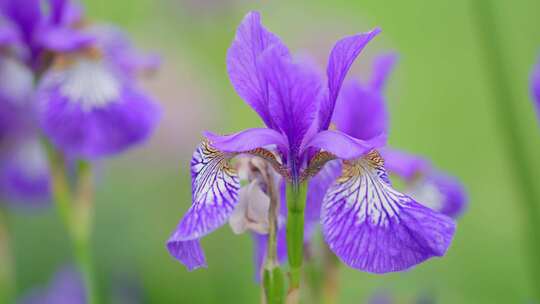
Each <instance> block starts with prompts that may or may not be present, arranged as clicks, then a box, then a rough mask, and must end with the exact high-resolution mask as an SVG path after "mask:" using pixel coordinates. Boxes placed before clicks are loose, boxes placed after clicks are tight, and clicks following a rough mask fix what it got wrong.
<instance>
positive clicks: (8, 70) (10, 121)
mask: <svg viewBox="0 0 540 304" xmlns="http://www.w3.org/2000/svg"><path fill="white" fill-rule="evenodd" d="M32 92H33V76H32V72H31V71H30V70H29V69H28V68H27V67H26V66H25V65H24V64H23V63H21V62H19V61H18V60H17V59H16V58H13V57H12V56H10V55H0V145H1V143H2V142H4V141H8V140H9V139H8V138H14V137H16V136H17V135H18V133H19V132H20V131H21V130H23V129H25V128H26V125H27V124H28V123H29V121H30V120H31V118H32V115H33V114H32V105H31V99H32Z"/></svg>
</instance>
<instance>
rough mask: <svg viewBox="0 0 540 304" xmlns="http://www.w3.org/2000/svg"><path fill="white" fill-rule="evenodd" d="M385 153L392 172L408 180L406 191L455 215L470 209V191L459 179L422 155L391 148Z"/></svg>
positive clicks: (451, 215) (434, 208) (383, 151)
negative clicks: (468, 200) (468, 194)
mask: <svg viewBox="0 0 540 304" xmlns="http://www.w3.org/2000/svg"><path fill="white" fill-rule="evenodd" d="M381 153H382V155H383V157H384V159H385V164H386V168H388V171H389V172H391V173H394V174H396V175H397V176H399V177H400V178H402V179H403V180H404V181H405V183H406V185H405V187H406V188H405V189H404V192H405V193H407V194H408V195H410V196H411V197H413V198H414V199H416V200H417V201H418V202H420V203H422V204H423V205H424V206H427V207H429V208H431V209H433V210H435V211H438V212H440V213H442V214H446V215H448V216H450V217H452V218H455V219H456V218H458V217H459V216H461V215H462V214H463V212H464V211H465V209H466V208H467V194H466V191H465V189H464V187H463V185H462V184H461V183H460V182H459V180H458V179H457V178H455V177H453V176H451V175H449V174H447V173H445V172H442V171H440V170H438V169H436V168H435V167H434V166H433V165H432V164H431V162H430V161H428V160H427V159H425V158H423V157H421V156H417V155H412V154H409V153H406V152H403V151H399V150H393V149H390V148H387V149H383V150H382V151H381Z"/></svg>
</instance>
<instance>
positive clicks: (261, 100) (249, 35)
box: [227, 12, 289, 128]
mask: <svg viewBox="0 0 540 304" xmlns="http://www.w3.org/2000/svg"><path fill="white" fill-rule="evenodd" d="M270 46H273V47H275V49H276V52H277V53H278V54H279V55H280V56H285V57H288V56H289V51H288V50H287V47H286V46H285V45H284V44H283V43H282V42H281V40H280V39H279V38H278V37H277V36H276V35H274V34H273V33H271V32H269V31H267V30H266V29H265V28H264V27H263V26H262V24H261V16H260V14H259V13H258V12H250V13H248V14H247V15H246V16H245V17H244V20H243V21H242V23H241V24H240V26H239V27H238V30H237V31H236V36H235V38H234V41H233V42H232V44H231V47H230V48H229V51H228V52H227V72H228V73H229V78H230V80H231V83H232V85H233V87H234V88H235V90H236V92H237V93H238V95H240V97H242V98H243V99H244V100H245V101H246V102H247V103H248V104H249V105H250V106H251V107H252V108H253V109H254V110H255V111H256V112H257V113H258V114H259V116H260V117H261V119H262V120H263V121H264V123H265V124H266V125H267V126H268V127H269V128H275V125H274V122H273V119H272V116H271V115H270V112H269V108H268V103H269V96H268V95H269V92H268V86H267V83H266V81H265V79H264V77H263V76H262V74H261V71H260V67H259V65H258V62H257V59H258V58H259V56H260V55H261V54H262V53H263V51H264V50H266V49H267V48H269V47H270Z"/></svg>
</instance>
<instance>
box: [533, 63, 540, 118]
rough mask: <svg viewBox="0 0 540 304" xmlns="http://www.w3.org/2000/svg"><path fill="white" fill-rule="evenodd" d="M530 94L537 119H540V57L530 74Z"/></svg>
mask: <svg viewBox="0 0 540 304" xmlns="http://www.w3.org/2000/svg"><path fill="white" fill-rule="evenodd" d="M531 94H532V97H533V102H534V105H535V107H536V114H537V115H538V120H539V121H540V59H539V60H538V63H537V64H536V65H535V66H534V69H533V72H532V75H531Z"/></svg>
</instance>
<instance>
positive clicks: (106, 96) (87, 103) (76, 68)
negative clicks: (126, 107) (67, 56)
mask: <svg viewBox="0 0 540 304" xmlns="http://www.w3.org/2000/svg"><path fill="white" fill-rule="evenodd" d="M62 79H63V82H62V85H61V87H60V92H61V94H62V95H63V96H65V97H67V98H69V99H70V100H72V101H75V102H79V103H80V104H81V106H82V108H83V110H85V111H90V110H93V109H97V108H102V107H105V106H106V105H108V104H110V103H111V102H116V101H117V100H118V97H119V95H120V83H119V81H118V79H117V78H116V77H115V75H114V74H113V73H112V72H111V71H109V70H108V69H107V68H106V67H105V66H104V65H103V64H102V63H100V62H98V61H94V60H88V59H82V60H78V61H76V62H74V63H73V64H72V65H71V66H70V67H69V68H68V69H67V70H65V71H64V72H63V75H62Z"/></svg>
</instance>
